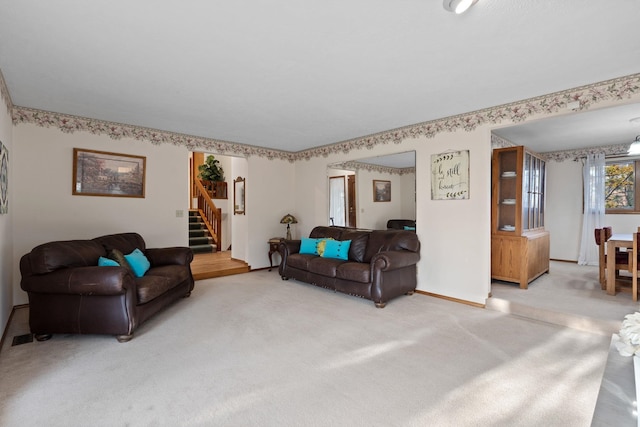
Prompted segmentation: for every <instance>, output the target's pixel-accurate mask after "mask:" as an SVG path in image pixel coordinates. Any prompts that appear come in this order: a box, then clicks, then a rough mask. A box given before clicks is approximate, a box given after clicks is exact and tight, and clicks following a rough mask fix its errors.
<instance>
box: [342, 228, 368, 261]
mask: <svg viewBox="0 0 640 427" xmlns="http://www.w3.org/2000/svg"><path fill="white" fill-rule="evenodd" d="M369 233H370V231H356V230H353V231H351V230H345V231H343V232H342V234H341V235H340V240H351V246H350V247H349V261H355V262H363V261H364V255H365V253H366V251H367V242H369Z"/></svg>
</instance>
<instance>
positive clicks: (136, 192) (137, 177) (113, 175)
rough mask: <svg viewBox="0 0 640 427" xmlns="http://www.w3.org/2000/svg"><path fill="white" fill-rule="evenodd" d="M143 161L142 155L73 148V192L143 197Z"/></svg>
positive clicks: (85, 194) (144, 160) (144, 162)
mask: <svg viewBox="0 0 640 427" xmlns="http://www.w3.org/2000/svg"><path fill="white" fill-rule="evenodd" d="M146 161H147V158H146V157H143V156H133V155H130V154H118V153H107V152H105V151H94V150H84V149H81V148H74V149H73V190H72V194H74V195H76V196H111V197H140V198H144V185H145V167H146Z"/></svg>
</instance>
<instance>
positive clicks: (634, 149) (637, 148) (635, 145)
mask: <svg viewBox="0 0 640 427" xmlns="http://www.w3.org/2000/svg"><path fill="white" fill-rule="evenodd" d="M627 154H628V155H630V156H634V155H638V154H640V135H638V136H636V140H635V141H633V142H632V143H631V145H630V146H629V151H627Z"/></svg>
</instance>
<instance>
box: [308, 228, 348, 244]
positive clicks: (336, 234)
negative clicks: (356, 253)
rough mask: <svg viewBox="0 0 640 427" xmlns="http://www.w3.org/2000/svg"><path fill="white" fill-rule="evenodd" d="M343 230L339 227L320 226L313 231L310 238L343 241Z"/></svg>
mask: <svg viewBox="0 0 640 427" xmlns="http://www.w3.org/2000/svg"><path fill="white" fill-rule="evenodd" d="M342 230H344V229H343V228H339V227H327V226H322V225H320V226H318V227H315V228H314V229H313V230H311V233H310V234H309V237H310V238H312V239H321V238H332V239H333V240H342V239H341V238H340V235H341V234H342Z"/></svg>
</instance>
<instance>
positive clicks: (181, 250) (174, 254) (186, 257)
mask: <svg viewBox="0 0 640 427" xmlns="http://www.w3.org/2000/svg"><path fill="white" fill-rule="evenodd" d="M144 254H145V256H146V257H147V258H148V259H149V262H150V263H151V266H152V267H159V266H161V265H176V264H177V265H189V264H190V263H191V261H192V260H193V251H192V250H191V248H187V247H184V246H176V247H170V248H151V249H149V248H147V249H146V250H145V251H144Z"/></svg>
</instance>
